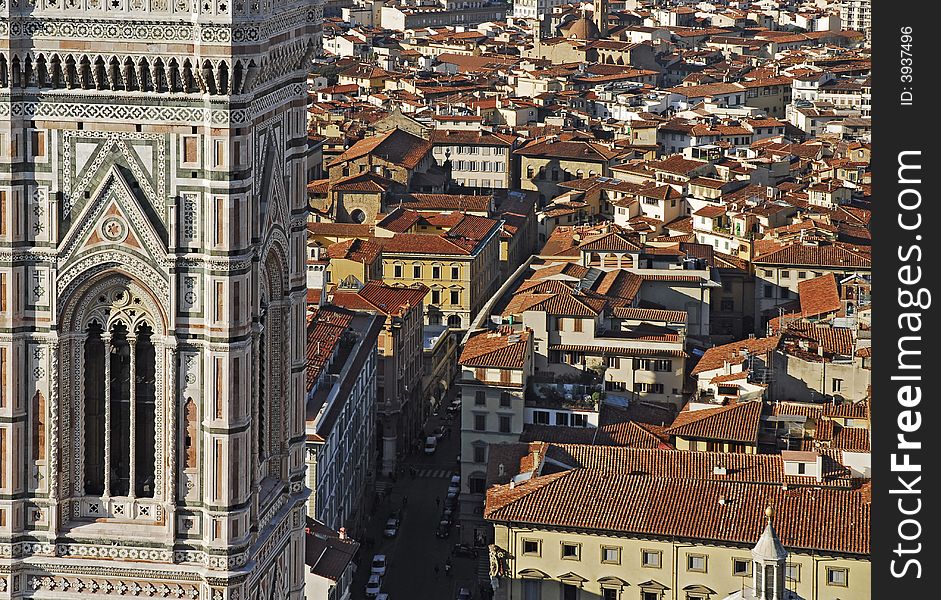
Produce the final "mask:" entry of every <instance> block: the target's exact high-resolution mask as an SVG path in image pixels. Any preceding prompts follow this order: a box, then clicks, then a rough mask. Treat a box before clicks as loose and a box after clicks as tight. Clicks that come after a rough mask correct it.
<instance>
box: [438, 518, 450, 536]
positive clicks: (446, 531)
mask: <svg viewBox="0 0 941 600" xmlns="http://www.w3.org/2000/svg"><path fill="white" fill-rule="evenodd" d="M435 536H436V537H439V538H441V539H446V538H449V537H451V524H450V523H448V522H447V521H443V522H441V523H438V530H437V531H435Z"/></svg>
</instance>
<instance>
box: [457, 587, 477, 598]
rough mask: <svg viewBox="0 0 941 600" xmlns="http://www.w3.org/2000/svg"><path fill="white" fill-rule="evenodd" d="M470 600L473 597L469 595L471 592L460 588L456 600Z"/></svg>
mask: <svg viewBox="0 0 941 600" xmlns="http://www.w3.org/2000/svg"><path fill="white" fill-rule="evenodd" d="M471 598H473V596H472V595H471V591H470V590H469V589H467V588H463V587H462V588H461V590H460V591H459V592H458V593H457V600H471Z"/></svg>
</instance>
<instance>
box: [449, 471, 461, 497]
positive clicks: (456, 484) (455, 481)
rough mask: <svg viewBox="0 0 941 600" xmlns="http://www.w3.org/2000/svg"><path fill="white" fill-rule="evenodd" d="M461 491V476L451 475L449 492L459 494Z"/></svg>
mask: <svg viewBox="0 0 941 600" xmlns="http://www.w3.org/2000/svg"><path fill="white" fill-rule="evenodd" d="M460 491H461V476H460V475H454V476H452V477H451V484H450V485H449V486H448V493H449V494H452V493H453V494H457V493H458V492H460Z"/></svg>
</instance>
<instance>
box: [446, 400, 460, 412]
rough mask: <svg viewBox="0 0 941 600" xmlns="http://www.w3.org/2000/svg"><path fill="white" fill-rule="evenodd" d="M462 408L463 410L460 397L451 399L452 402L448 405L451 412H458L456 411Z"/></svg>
mask: <svg viewBox="0 0 941 600" xmlns="http://www.w3.org/2000/svg"><path fill="white" fill-rule="evenodd" d="M460 410H461V401H460V399H458V400H452V401H451V404H450V405H449V406H448V412H449V413H456V412H459V411H460Z"/></svg>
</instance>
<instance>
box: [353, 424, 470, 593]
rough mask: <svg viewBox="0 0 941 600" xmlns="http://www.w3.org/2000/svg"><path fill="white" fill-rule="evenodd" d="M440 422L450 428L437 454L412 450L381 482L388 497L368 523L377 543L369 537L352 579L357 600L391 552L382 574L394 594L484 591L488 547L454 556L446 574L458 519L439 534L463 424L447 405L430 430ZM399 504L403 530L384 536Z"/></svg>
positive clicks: (386, 588) (427, 427)
mask: <svg viewBox="0 0 941 600" xmlns="http://www.w3.org/2000/svg"><path fill="white" fill-rule="evenodd" d="M441 425H444V426H445V427H451V431H450V433H449V434H448V435H447V436H446V437H443V438H441V439H440V440H439V442H438V448H437V451H436V452H435V453H434V454H433V455H430V456H429V455H426V454H424V452H423V451H422V450H418V451H413V452H412V453H410V454H408V455H407V456H406V457H405V459H404V461H403V462H402V464H401V467H400V469H399V473H398V474H397V475H396V478H395V481H394V482H393V481H391V480H389V479H388V478H383V479H381V480H379V481H378V482H377V484H376V489H377V490H382V491H384V492H385V494H384V495H385V498H384V499H383V500H381V501H380V502H379V503H378V504H377V506H376V509H375V511H374V513H373V517H372V520H371V522H370V523H369V526H368V528H367V531H368V533H367V535H368V537H369V538H370V539H371V540H372V542H373V545H372V546H371V547H370V545H369V543H368V540H366V543H364V545H363V547H362V548H361V549H360V557H359V561H358V562H357V570H356V576H355V577H354V580H353V594H352V596H353V598H354V599H355V600H359V599H362V598H365V588H366V580H367V579H368V578H369V572H370V563H371V561H372V557H373V555H375V554H385V555H386V561H387V571H386V575H385V577H383V579H382V592H384V593H387V594H389V599H390V600H400V599H401V600H405V599H406V598H423V599H425V598H427V599H429V600H452V599H454V598H457V594H458V591H459V590H460V588H461V587H466V588H467V589H468V590H470V591H471V593H472V594H473V598H479V597H480V593H479V588H478V583H477V569H478V563H479V561H481V560H484V559H485V558H486V557H485V556H484V554H485V550H480V558H479V559H478V560H475V559H473V558H469V557H457V556H452V557H451V564H452V568H451V572H450V574H445V568H444V565H445V561H446V560H447V558H448V557H449V556H450V555H451V550H452V548H453V547H454V544H455V543H457V541H458V540H459V538H460V536H459V534H458V524H457V523H455V524H454V526H453V527H452V528H451V535H450V537H449V538H447V539H441V538H438V537H436V536H435V531H436V530H437V528H438V522H439V521H440V518H441V513H442V510H443V507H444V502H445V497H446V496H447V490H448V484H449V482H450V479H451V476H452V475H456V474H457V473H458V470H459V467H458V462H457V455H458V452H459V451H460V429H459V427H460V426H459V424H458V423H457V418H455V420H454V421H449V420H448V419H446V418H445V415H444V411H443V410H442V414H441V415H440V416H432V417H431V418H430V419H429V421H428V423H426V425H425V431H426V432H432V431H434V430H435V429H437V428H438V427H439V426H441ZM410 467H414V468H415V477H414V478H412V477H411V476H410ZM436 500H437V502H436ZM395 510H400V513H401V526H400V528H399V533H398V535H397V536H396V537H395V538H392V539H390V538H384V537H383V535H382V532H383V529H384V527H385V523H386V520H387V519H388V518H389V516H390V515H391V514H392V512H393V511H395ZM360 541H364V540H360ZM436 566H437V567H438V573H437V574H436V573H435V567H436Z"/></svg>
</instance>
